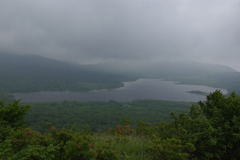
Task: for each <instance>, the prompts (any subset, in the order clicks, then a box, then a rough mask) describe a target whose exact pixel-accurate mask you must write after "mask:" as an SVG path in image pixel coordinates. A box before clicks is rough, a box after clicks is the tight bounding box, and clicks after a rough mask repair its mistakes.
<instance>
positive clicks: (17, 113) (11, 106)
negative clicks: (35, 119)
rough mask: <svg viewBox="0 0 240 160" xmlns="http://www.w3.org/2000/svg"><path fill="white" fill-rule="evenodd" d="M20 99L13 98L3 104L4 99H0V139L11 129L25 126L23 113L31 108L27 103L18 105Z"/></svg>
mask: <svg viewBox="0 0 240 160" xmlns="http://www.w3.org/2000/svg"><path fill="white" fill-rule="evenodd" d="M19 103H20V100H15V101H13V102H11V103H8V104H7V105H5V103H4V101H0V130H1V133H0V141H2V140H4V139H5V137H6V136H7V135H8V134H9V133H10V132H11V131H12V130H16V129H19V128H23V127H25V125H26V123H27V121H25V120H24V117H25V115H26V114H27V112H28V110H29V109H30V108H31V107H30V106H29V105H22V106H21V105H20V104H19Z"/></svg>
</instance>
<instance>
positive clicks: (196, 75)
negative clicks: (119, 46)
mask: <svg viewBox="0 0 240 160" xmlns="http://www.w3.org/2000/svg"><path fill="white" fill-rule="evenodd" d="M88 67H89V68H92V69H95V70H98V71H108V72H113V73H124V74H135V75H138V76H139V77H146V78H161V79H165V80H171V81H177V82H181V83H186V84H196V85H207V86H211V87H216V88H224V89H227V90H228V92H229V93H230V92H232V91H236V93H237V94H239V95H240V72H237V71H236V70H234V69H232V68H231V67H228V66H224V65H219V64H205V63H198V62H189V61H188V62H183V61H181V62H159V63H141V64H140V63H131V62H114V63H112V62H111V63H110V62H109V63H101V64H94V65H88Z"/></svg>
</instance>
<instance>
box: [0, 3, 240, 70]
mask: <svg viewBox="0 0 240 160" xmlns="http://www.w3.org/2000/svg"><path fill="white" fill-rule="evenodd" d="M0 52H1V53H16V54H36V55H42V56H46V57H50V58H54V59H59V60H67V61H71V60H74V61H77V62H79V63H96V62H104V61H115V60H121V61H132V60H134V61H140V62H141V61H148V62H152V61H162V60H164V61H166V60H182V59H186V60H193V61H198V62H204V63H218V64H224V65H228V66H231V67H233V68H234V69H236V70H238V71H240V63H239V61H240V0H1V1H0Z"/></svg>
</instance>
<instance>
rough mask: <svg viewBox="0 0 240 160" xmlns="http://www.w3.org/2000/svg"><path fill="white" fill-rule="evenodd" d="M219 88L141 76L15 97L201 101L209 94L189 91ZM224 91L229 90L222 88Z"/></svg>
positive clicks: (76, 99) (16, 94)
mask: <svg viewBox="0 0 240 160" xmlns="http://www.w3.org/2000/svg"><path fill="white" fill-rule="evenodd" d="M216 89H219V88H212V87H207V86H200V85H186V84H177V83H176V82H173V81H162V80H160V79H138V80H137V81H134V82H124V87H121V88H117V89H111V90H107V89H104V90H94V91H89V92H69V91H66V92H50V91H41V92H33V93H15V94H14V96H15V99H22V102H43V101H63V100H75V101H109V100H115V101H132V100H136V99H156V100H169V101H186V102H197V101H199V100H205V96H203V95H197V94H191V93H188V91H193V90H197V91H201V92H207V93H210V92H214V91H215V90H216ZM220 90H221V91H222V93H223V94H227V90H225V89H220Z"/></svg>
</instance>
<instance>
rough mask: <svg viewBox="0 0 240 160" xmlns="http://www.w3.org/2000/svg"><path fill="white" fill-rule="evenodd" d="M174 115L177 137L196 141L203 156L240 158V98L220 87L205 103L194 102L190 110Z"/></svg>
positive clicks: (194, 142) (196, 145) (210, 157)
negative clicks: (223, 92) (223, 90)
mask: <svg viewBox="0 0 240 160" xmlns="http://www.w3.org/2000/svg"><path fill="white" fill-rule="evenodd" d="M172 116H173V117H174V121H173V124H174V126H175V128H176V130H177V134H176V135H177V138H180V139H181V140H182V141H183V142H185V143H187V142H189V143H192V144H194V146H195V148H196V150H195V151H194V152H193V154H194V156H195V157H197V158H199V159H239V157H240V97H239V96H238V95H236V94H235V93H234V92H233V93H231V94H230V95H228V96H225V95H223V94H222V93H221V92H220V91H219V90H216V91H215V92H213V93H211V94H209V95H208V96H207V99H206V101H205V102H202V101H200V102H198V103H197V104H196V105H192V106H191V108H190V112H189V113H188V114H187V113H181V114H180V115H179V116H175V115H174V114H172Z"/></svg>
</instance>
